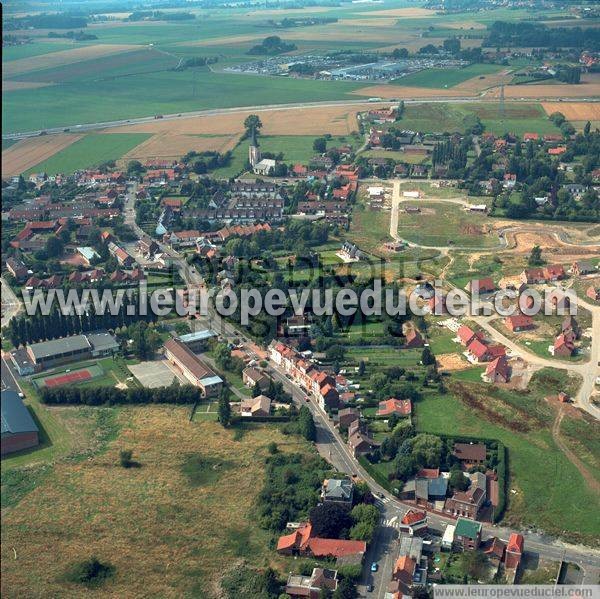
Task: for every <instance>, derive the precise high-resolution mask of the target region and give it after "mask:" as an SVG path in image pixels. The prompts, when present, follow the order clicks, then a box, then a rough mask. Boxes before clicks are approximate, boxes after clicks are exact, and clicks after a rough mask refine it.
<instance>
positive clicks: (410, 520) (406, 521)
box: [400, 509, 427, 536]
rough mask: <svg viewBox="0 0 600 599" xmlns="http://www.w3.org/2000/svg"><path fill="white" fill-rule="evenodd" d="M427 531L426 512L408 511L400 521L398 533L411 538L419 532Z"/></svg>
mask: <svg viewBox="0 0 600 599" xmlns="http://www.w3.org/2000/svg"><path fill="white" fill-rule="evenodd" d="M426 530H427V512H426V511H424V510H414V509H410V510H408V512H406V514H404V516H403V517H402V520H400V532H401V533H406V534H409V535H411V536H413V535H414V534H416V533H417V532H419V531H422V532H425V531H426Z"/></svg>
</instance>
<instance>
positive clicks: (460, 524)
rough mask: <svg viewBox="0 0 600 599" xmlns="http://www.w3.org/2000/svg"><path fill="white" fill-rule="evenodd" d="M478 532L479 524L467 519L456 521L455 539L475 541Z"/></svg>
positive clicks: (479, 530)
mask: <svg viewBox="0 0 600 599" xmlns="http://www.w3.org/2000/svg"><path fill="white" fill-rule="evenodd" d="M480 532H481V522H476V521H475V520H469V519H467V518H459V519H458V520H457V521H456V530H455V535H456V536H457V537H467V538H469V539H476V538H477V535H478V534H479V533H480Z"/></svg>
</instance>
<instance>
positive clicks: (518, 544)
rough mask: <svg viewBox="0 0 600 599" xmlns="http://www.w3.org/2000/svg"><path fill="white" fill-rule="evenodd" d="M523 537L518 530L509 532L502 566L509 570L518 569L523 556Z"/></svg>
mask: <svg viewBox="0 0 600 599" xmlns="http://www.w3.org/2000/svg"><path fill="white" fill-rule="evenodd" d="M524 544H525V539H524V538H523V535H522V534H520V533H518V532H513V533H511V535H510V537H509V539H508V545H507V546H506V553H505V558H504V566H505V567H506V568H507V569H509V570H515V571H516V570H518V569H519V565H520V564H521V557H522V556H523V548H524Z"/></svg>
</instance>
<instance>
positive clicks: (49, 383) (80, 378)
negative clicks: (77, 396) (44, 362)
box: [31, 363, 104, 389]
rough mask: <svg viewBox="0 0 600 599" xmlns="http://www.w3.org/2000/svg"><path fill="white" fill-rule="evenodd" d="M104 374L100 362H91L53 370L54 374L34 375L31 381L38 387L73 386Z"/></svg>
mask: <svg viewBox="0 0 600 599" xmlns="http://www.w3.org/2000/svg"><path fill="white" fill-rule="evenodd" d="M103 375H104V370H103V369H102V367H101V366H100V364H97V363H96V364H90V365H89V366H86V367H85V368H77V369H73V370H71V369H65V370H64V371H62V372H53V373H52V374H42V375H39V376H36V377H32V379H31V382H32V383H33V385H34V386H35V388H36V389H41V388H42V387H48V388H52V387H62V386H65V385H68V386H73V385H79V384H81V383H89V382H90V381H92V380H94V379H98V378H100V377H102V376H103Z"/></svg>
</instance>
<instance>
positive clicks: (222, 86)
mask: <svg viewBox="0 0 600 599" xmlns="http://www.w3.org/2000/svg"><path fill="white" fill-rule="evenodd" d="M77 68H78V69H79V68H80V67H79V66H78V67H77ZM63 76H64V75H63ZM361 86H362V85H361V84H357V83H349V82H346V81H314V80H307V79H286V78H278V77H256V76H252V75H232V74H225V73H213V72H210V71H207V70H199V69H195V70H188V71H182V72H178V71H168V70H163V71H158V72H151V73H147V72H146V73H141V74H132V75H129V76H127V77H125V76H123V77H116V78H106V79H103V80H99V81H94V80H86V81H75V82H67V83H64V84H61V85H53V86H49V87H41V88H37V89H28V90H16V91H11V92H7V93H5V94H4V97H3V121H2V126H3V129H4V131H5V132H6V133H11V132H16V131H29V130H37V129H44V128H47V127H67V126H71V125H74V124H81V123H96V122H103V121H110V120H118V119H131V118H135V117H140V116H148V115H152V114H162V113H167V114H169V113H177V112H186V111H192V110H201V109H209V108H231V107H236V106H258V105H266V104H280V103H281V104H287V103H295V102H309V101H313V102H314V101H326V100H343V99H344V98H346V97H348V94H349V92H351V91H353V90H355V89H358V88H359V87H361ZM353 99H356V97H353Z"/></svg>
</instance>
